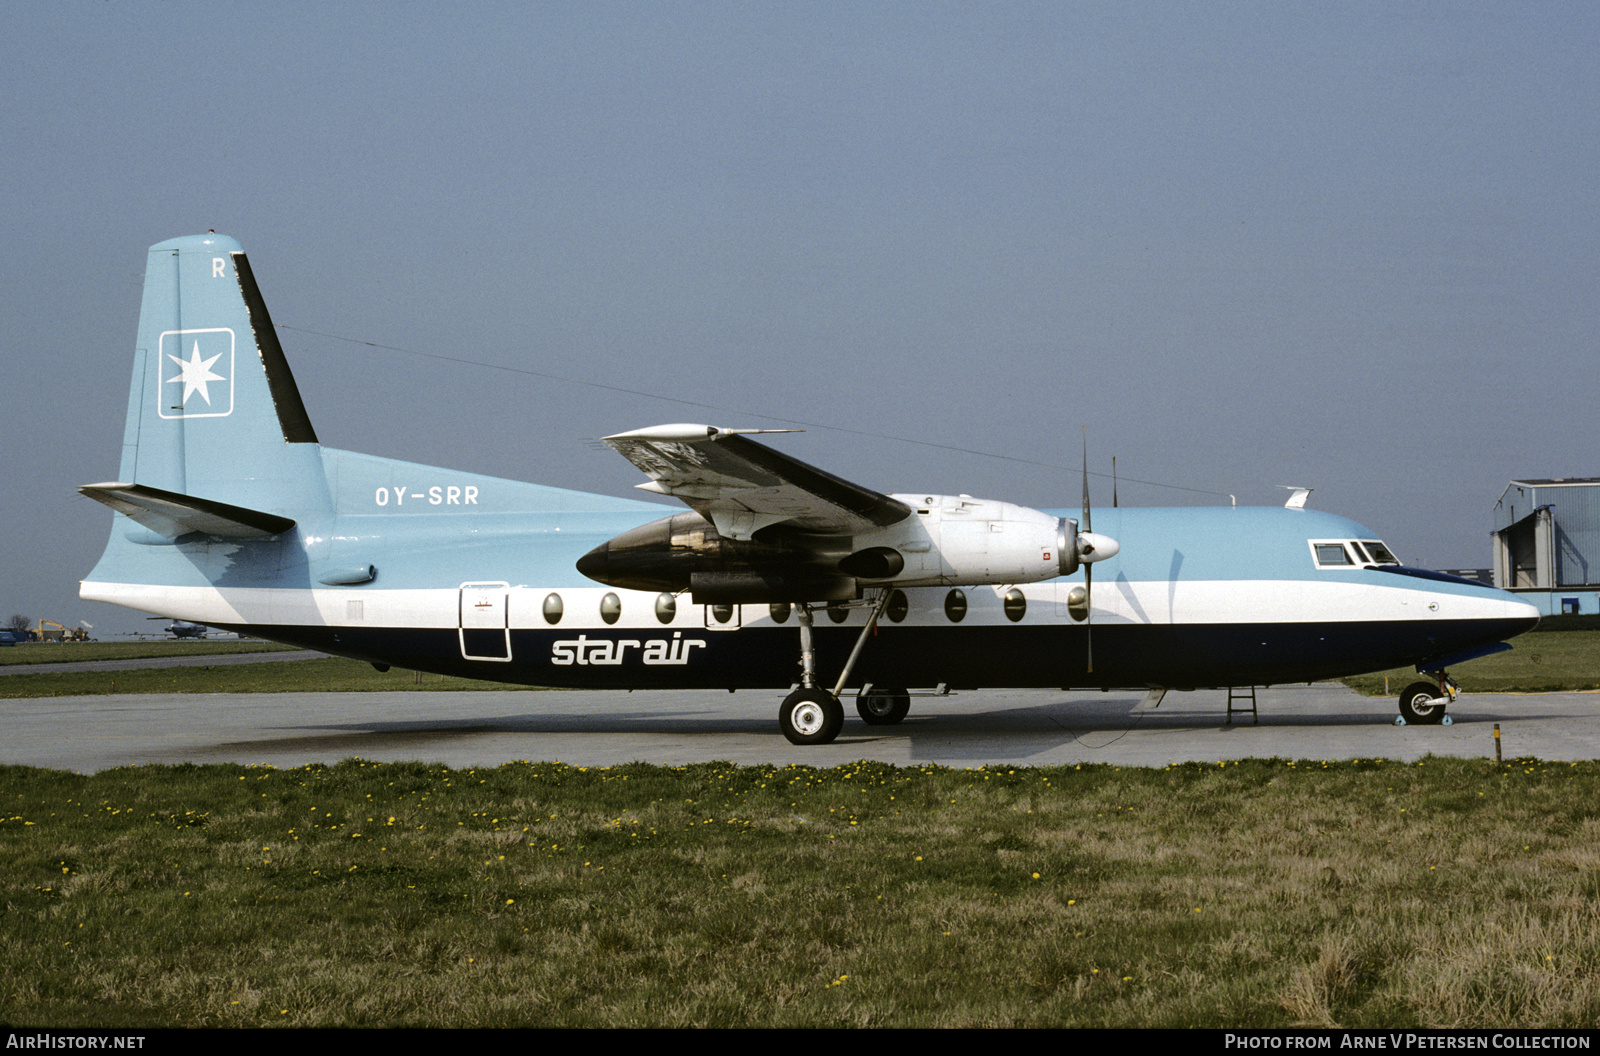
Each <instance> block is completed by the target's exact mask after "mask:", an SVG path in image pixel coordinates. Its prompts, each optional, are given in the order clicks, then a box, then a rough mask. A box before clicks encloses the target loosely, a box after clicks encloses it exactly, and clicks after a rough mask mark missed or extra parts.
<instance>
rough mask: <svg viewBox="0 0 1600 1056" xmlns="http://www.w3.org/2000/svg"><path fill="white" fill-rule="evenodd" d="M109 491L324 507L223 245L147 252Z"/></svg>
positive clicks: (306, 445)
mask: <svg viewBox="0 0 1600 1056" xmlns="http://www.w3.org/2000/svg"><path fill="white" fill-rule="evenodd" d="M119 483H121V484H124V485H142V486H144V487H145V488H147V489H155V490H156V491H159V492H161V493H168V494H169V497H173V498H178V499H182V498H185V497H192V498H194V499H196V500H202V501H209V502H212V503H221V504H226V505H228V506H234V507H239V508H242V509H244V510H246V511H247V512H248V511H252V510H254V511H275V512H284V511H285V510H287V509H289V508H294V507H297V508H299V509H301V510H304V509H305V507H306V505H307V504H308V503H309V504H311V505H312V506H324V505H325V504H326V502H327V489H326V484H325V481H324V478H323V473H322V466H321V460H320V457H319V455H318V452H317V434H316V431H315V430H314V429H313V428H312V427H311V419H310V417H309V416H308V415H307V414H306V409H305V404H304V403H302V402H301V399H300V390H299V388H298V387H297V386H296V385H295V382H294V376H293V375H292V374H290V372H289V366H288V363H287V362H286V361H285V359H284V356H283V349H282V347H281V346H280V345H279V344H278V338H277V334H276V333H275V332H274V331H273V328H272V319H271V317H270V316H269V315H268V314H267V306H266V303H265V302H264V301H263V300H262V299H261V292H260V290H258V289H257V288H256V282H255V276H254V275H253V274H252V273H251V271H250V264H249V262H248V261H247V260H246V259H245V255H244V250H243V248H242V247H241V246H240V245H239V243H238V242H236V241H234V240H233V239H231V238H227V237H225V236H222V235H217V234H205V235H192V236H188V237H185V238H175V239H172V240H170V241H167V242H162V243H160V244H158V245H155V246H151V247H150V257H149V262H148V264H147V266H146V269H145V281H144V301H143V304H142V305H141V307H140V313H139V336H138V342H137V347H136V352H135V355H134V364H133V383H132V385H131V386H130V388H129V393H128V424H127V430H126V432H125V433H124V434H123V446H122V465H121V470H120V480H119ZM102 487H104V486H102ZM86 494H89V495H90V497H91V498H96V499H99V500H100V501H105V499H104V498H102V497H101V496H100V495H97V494H92V493H90V492H86ZM125 497H126V496H124V498H125ZM113 508H117V507H116V506H113ZM124 512H126V511H124Z"/></svg>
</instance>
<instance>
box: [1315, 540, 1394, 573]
mask: <svg viewBox="0 0 1600 1056" xmlns="http://www.w3.org/2000/svg"><path fill="white" fill-rule="evenodd" d="M1306 542H1308V543H1309V544H1310V546H1311V555H1312V557H1313V558H1315V559H1316V562H1317V567H1318V568H1353V567H1358V566H1359V567H1365V568H1371V567H1372V566H1373V565H1398V564H1399V563H1400V559H1399V558H1397V557H1395V556H1394V554H1393V553H1391V552H1390V551H1389V548H1388V547H1387V546H1384V545H1383V544H1382V543H1380V542H1378V541H1377V540H1376V539H1308V540H1306Z"/></svg>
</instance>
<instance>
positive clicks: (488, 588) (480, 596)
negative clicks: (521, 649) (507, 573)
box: [460, 583, 511, 661]
mask: <svg viewBox="0 0 1600 1056" xmlns="http://www.w3.org/2000/svg"><path fill="white" fill-rule="evenodd" d="M510 590H511V585H510V584H509V583H463V584H461V610H460V611H461V617H460V634H461V655H462V656H463V657H465V658H466V659H468V660H499V661H508V660H510V659H511V619H510V615H511V607H510V604H509V600H508V599H509V594H510Z"/></svg>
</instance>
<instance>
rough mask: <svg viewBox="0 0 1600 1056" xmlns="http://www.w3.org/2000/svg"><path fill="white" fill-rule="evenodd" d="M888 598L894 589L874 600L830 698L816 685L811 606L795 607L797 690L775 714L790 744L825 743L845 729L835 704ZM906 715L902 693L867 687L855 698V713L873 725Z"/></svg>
mask: <svg viewBox="0 0 1600 1056" xmlns="http://www.w3.org/2000/svg"><path fill="white" fill-rule="evenodd" d="M893 594H894V591H893V590H889V589H885V590H884V591H883V592H882V594H881V595H880V596H879V598H878V601H877V604H876V605H874V606H873V609H872V615H871V616H869V617H868V618H867V625H866V626H865V627H863V628H862V629H861V636H860V637H859V638H857V639H856V645H855V648H854V649H852V650H850V659H848V660H846V661H845V664H844V670H843V671H841V672H839V681H838V682H837V683H836V684H835V685H834V687H833V692H831V693H830V692H828V691H827V690H826V689H823V688H822V687H821V686H819V685H817V654H816V650H815V648H814V647H813V644H812V620H811V614H812V611H813V608H812V605H811V603H810V602H799V603H797V604H796V605H795V614H796V615H797V616H798V617H799V623H800V688H799V689H796V690H795V691H794V692H792V693H790V694H789V695H788V696H787V697H784V698H783V705H782V706H781V707H780V708H779V709H778V728H779V729H781V730H783V735H784V736H785V737H787V738H788V739H789V743H790V744H829V743H831V742H832V741H833V739H834V738H835V737H837V736H839V731H840V730H841V729H843V728H844V705H843V704H840V703H839V694H840V693H843V692H844V684H845V682H846V680H848V679H849V677H850V672H851V670H852V669H853V668H854V667H855V666H856V660H857V658H859V657H860V656H861V650H862V649H863V648H864V647H865V646H866V644H867V639H868V638H869V637H870V636H871V635H872V631H873V628H875V627H876V626H877V625H878V619H879V617H881V616H882V615H883V610H884V609H885V608H887V607H888V604H889V598H890V597H891V596H892V595H893ZM910 710H911V697H910V695H909V694H908V693H906V691H905V690H903V689H882V688H878V687H875V686H869V687H867V688H866V689H864V690H863V691H862V692H861V694H860V695H859V696H857V697H856V711H857V712H859V713H860V715H861V718H862V719H863V720H865V721H866V722H867V723H869V724H870V725H873V726H888V725H892V724H894V723H896V722H899V721H900V720H901V719H903V718H905V717H906V712H908V711H910Z"/></svg>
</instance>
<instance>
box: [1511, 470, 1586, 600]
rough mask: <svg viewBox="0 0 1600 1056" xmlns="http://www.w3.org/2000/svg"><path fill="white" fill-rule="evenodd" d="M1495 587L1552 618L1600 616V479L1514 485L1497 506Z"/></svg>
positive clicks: (1518, 483)
mask: <svg viewBox="0 0 1600 1056" xmlns="http://www.w3.org/2000/svg"><path fill="white" fill-rule="evenodd" d="M1493 548H1494V585H1495V586H1497V587H1500V588H1502V589H1505V590H1510V591H1515V592H1516V593H1518V594H1521V595H1523V597H1524V598H1525V599H1526V600H1527V601H1529V602H1531V603H1532V604H1534V605H1537V606H1538V607H1539V611H1540V612H1542V613H1543V614H1544V615H1546V616H1555V615H1561V614H1564V613H1567V614H1575V613H1589V614H1594V613H1600V477H1554V478H1550V479H1547V480H1513V481H1512V482H1511V483H1509V484H1507V485H1506V489H1505V491H1503V492H1501V493H1500V501H1498V502H1496V503H1495V505H1494V534H1493Z"/></svg>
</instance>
